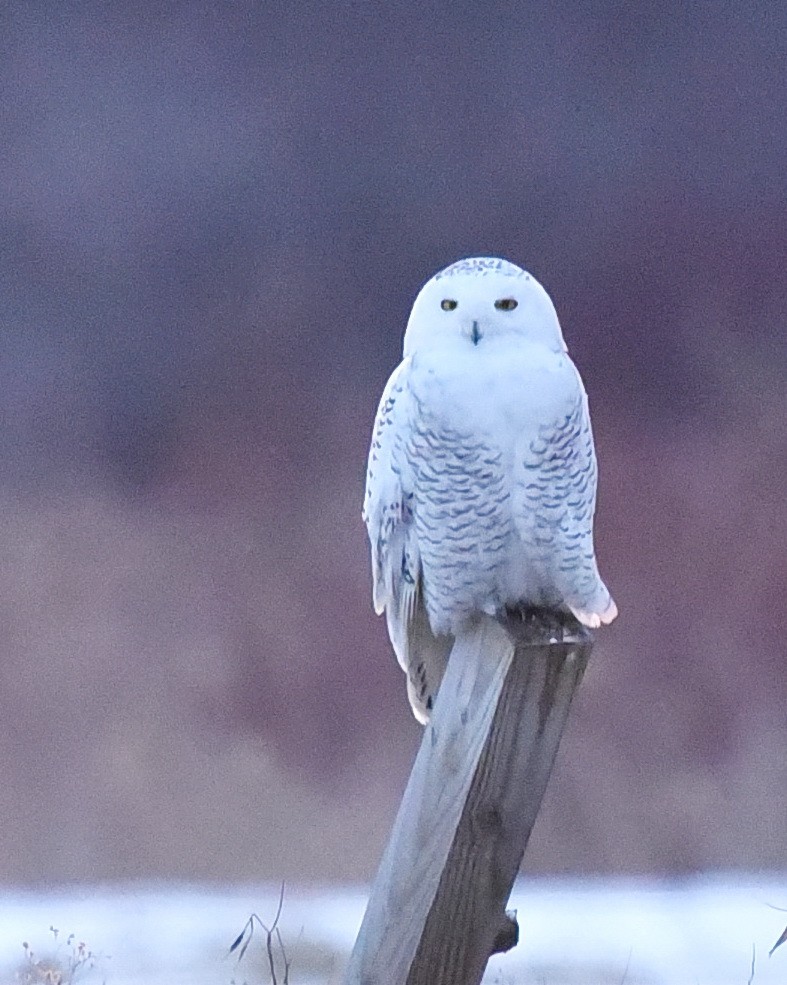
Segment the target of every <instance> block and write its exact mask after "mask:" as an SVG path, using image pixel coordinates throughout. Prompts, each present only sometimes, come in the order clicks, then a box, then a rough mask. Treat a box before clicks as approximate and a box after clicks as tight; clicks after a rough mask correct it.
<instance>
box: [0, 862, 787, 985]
mask: <svg viewBox="0 0 787 985" xmlns="http://www.w3.org/2000/svg"><path fill="white" fill-rule="evenodd" d="M277 902H278V888H277V887H271V886H263V887H258V888H253V887H252V888H249V887H244V888H243V889H233V888H224V889H212V890H209V889H205V888H194V887H188V886H177V887H173V886H158V887H156V886H127V887H111V888H84V887H83V888H80V889H78V890H77V889H67V890H66V889H64V890H61V891H55V890H53V891H49V892H38V893H33V892H21V891H17V892H8V891H6V892H4V893H0V983H2V985H5V983H9V985H10V983H11V982H14V981H17V980H20V981H25V980H33V981H35V980H37V979H35V978H32V979H25V978H24V977H21V978H20V977H17V976H18V974H19V973H20V972H24V970H25V967H26V965H25V955H24V951H23V948H22V942H23V941H26V942H28V944H29V945H30V946H31V947H32V948H33V950H34V951H35V952H36V955H37V956H38V955H41V956H43V955H45V954H46V953H47V952H49V953H51V952H52V946H51V945H52V943H53V938H52V934H51V932H50V930H49V928H50V926H54V927H56V928H58V930H59V940H60V941H61V943H60V949H59V953H58V958H59V960H60V962H61V964H64V963H66V962H67V957H68V953H69V949H68V948H66V947H65V938H66V937H67V935H68V934H70V933H73V934H75V935H76V938H75V941H74V944H78V943H79V942H80V941H84V942H85V943H86V944H87V946H88V947H89V948H90V949H91V950H92V951H94V952H96V953H98V954H100V955H103V956H102V957H101V958H100V959H99V960H98V963H97V966H96V967H95V968H94V969H92V970H90V969H89V968H87V967H85V968H82V969H80V971H79V973H78V975H77V976H76V978H75V981H77V982H84V983H86V985H88V983H96V985H100V983H102V982H104V981H105V982H106V983H107V985H230V983H231V982H235V983H236V985H242V983H244V982H247V983H248V985H258V983H259V985H262V983H266V982H269V981H270V978H269V976H268V975H267V973H266V968H265V963H264V935H259V936H257V937H255V939H254V940H253V941H252V943H251V945H250V946H249V948H248V950H247V952H246V955H245V956H244V958H243V961H242V962H241V963H240V964H238V962H237V961H236V960H235V959H234V958H233V957H230V956H229V955H228V949H229V945H230V944H231V942H232V941H233V939H234V938H235V937H236V936H237V935H238V933H239V932H240V931H241V929H242V928H243V925H244V923H245V922H246V920H247V918H248V917H249V915H250V914H251V913H252V912H256V913H258V914H259V915H260V917H261V918H262V919H263V920H264V921H266V922H269V921H270V920H272V919H273V917H274V915H275V913H276V907H277ZM512 905H513V906H514V907H515V908H516V909H517V910H518V913H519V922H520V925H521V928H522V931H521V941H520V944H519V946H518V947H517V948H515V949H514V950H513V951H512V952H511V953H509V954H507V955H504V956H499V957H496V958H494V959H493V960H492V962H491V963H490V967H489V971H488V973H487V977H486V979H485V981H487V982H489V983H490V985H491V983H499V985H520V983H522V985H524V983H533V985H684V983H685V985H746V983H747V982H749V981H750V979H751V978H752V946H754V948H755V956H756V959H755V967H754V976H753V983H754V985H785V983H787V944H786V945H785V946H784V948H783V949H781V950H778V951H776V952H775V954H774V955H773V957H771V958H768V951H769V949H770V948H771V947H772V946H773V944H774V943H775V942H776V940H777V939H778V937H779V935H780V934H781V932H782V931H783V930H784V927H785V924H787V913H784V912H779V911H778V910H777V909H774V907H787V875H782V876H768V877H759V876H747V877H730V878H722V877H716V876H713V877H706V878H697V879H687V880H684V881H679V882H645V881H601V880H595V881H594V880H584V881H581V882H578V881H556V880H527V881H525V880H520V882H519V883H518V884H517V887H516V889H515V892H514V897H513V899H512ZM363 908H364V893H363V892H362V891H361V890H360V889H354V888H326V889H319V890H317V889H304V888H297V887H294V886H293V887H289V888H287V889H286V892H285V900H284V909H283V914H282V919H281V930H282V935H283V939H284V942H285V946H286V949H287V952H288V956H289V959H290V961H291V971H290V981H291V983H292V985H316V983H328V982H336V981H338V980H339V978H340V971H341V968H342V965H343V962H344V961H345V960H346V958H347V955H348V954H349V950H350V948H351V946H352V943H353V940H354V938H355V934H356V932H357V929H358V926H359V923H360V920H361V917H362V915H363Z"/></svg>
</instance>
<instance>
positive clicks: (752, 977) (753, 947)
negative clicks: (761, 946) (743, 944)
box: [746, 944, 757, 985]
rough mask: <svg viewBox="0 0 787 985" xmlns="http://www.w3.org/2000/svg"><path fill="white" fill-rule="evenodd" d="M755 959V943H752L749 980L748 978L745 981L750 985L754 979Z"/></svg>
mask: <svg viewBox="0 0 787 985" xmlns="http://www.w3.org/2000/svg"><path fill="white" fill-rule="evenodd" d="M756 960H757V945H756V944H752V946H751V974H750V975H749V980H748V982H746V985H752V982H753V981H754V965H755V962H756Z"/></svg>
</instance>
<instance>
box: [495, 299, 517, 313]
mask: <svg viewBox="0 0 787 985" xmlns="http://www.w3.org/2000/svg"><path fill="white" fill-rule="evenodd" d="M518 304H519V302H518V301H517V300H516V299H515V298H500V300H499V301H495V307H496V308H497V310H498V311H513V310H514V308H516V306H517V305H518Z"/></svg>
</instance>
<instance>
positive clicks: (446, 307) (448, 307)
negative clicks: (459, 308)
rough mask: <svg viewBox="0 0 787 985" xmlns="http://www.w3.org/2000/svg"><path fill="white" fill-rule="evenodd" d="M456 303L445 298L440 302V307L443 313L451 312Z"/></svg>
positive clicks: (451, 299)
mask: <svg viewBox="0 0 787 985" xmlns="http://www.w3.org/2000/svg"><path fill="white" fill-rule="evenodd" d="M457 303H458V302H456V301H454V300H453V298H445V299H444V300H443V301H441V302H440V307H441V308H442V309H443V311H453V310H454V308H455V307H456V305H457Z"/></svg>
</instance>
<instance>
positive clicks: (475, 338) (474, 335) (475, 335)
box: [470, 321, 481, 345]
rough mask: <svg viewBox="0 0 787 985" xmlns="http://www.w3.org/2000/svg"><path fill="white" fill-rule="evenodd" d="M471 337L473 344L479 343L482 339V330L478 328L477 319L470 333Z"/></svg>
mask: <svg viewBox="0 0 787 985" xmlns="http://www.w3.org/2000/svg"><path fill="white" fill-rule="evenodd" d="M470 339H471V341H472V343H473V345H478V343H479V342H480V341H481V331H480V329H479V328H478V322H477V321H474V322H473V331H472V332H471V333H470Z"/></svg>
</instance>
